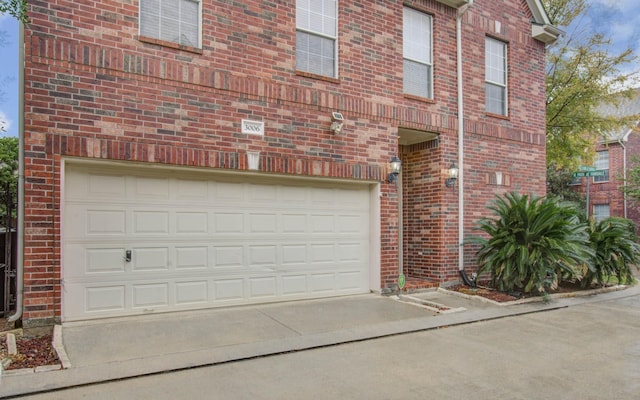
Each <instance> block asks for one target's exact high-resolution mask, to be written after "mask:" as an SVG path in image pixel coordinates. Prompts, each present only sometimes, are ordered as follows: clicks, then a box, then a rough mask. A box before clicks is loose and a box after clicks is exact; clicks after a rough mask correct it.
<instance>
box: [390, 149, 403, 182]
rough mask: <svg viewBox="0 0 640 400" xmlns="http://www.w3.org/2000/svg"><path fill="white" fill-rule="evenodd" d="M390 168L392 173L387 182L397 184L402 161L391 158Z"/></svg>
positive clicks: (394, 157)
mask: <svg viewBox="0 0 640 400" xmlns="http://www.w3.org/2000/svg"><path fill="white" fill-rule="evenodd" d="M389 167H390V169H391V172H390V173H389V177H388V178H387V182H389V183H395V182H397V180H398V174H399V173H400V168H401V167H402V161H400V159H399V158H398V157H397V156H393V157H392V158H391V162H390V163H389Z"/></svg>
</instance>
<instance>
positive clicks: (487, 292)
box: [447, 282, 599, 303]
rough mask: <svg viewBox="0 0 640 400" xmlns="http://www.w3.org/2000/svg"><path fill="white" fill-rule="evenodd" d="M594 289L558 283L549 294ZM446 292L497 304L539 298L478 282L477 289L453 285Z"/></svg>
mask: <svg viewBox="0 0 640 400" xmlns="http://www.w3.org/2000/svg"><path fill="white" fill-rule="evenodd" d="M598 287H599V286H598ZM595 288H596V287H588V288H583V287H581V286H580V283H579V282H576V283H574V282H562V283H560V285H558V288H557V289H556V290H555V291H553V292H551V293H549V294H554V293H571V292H581V291H585V290H592V289H595ZM447 290H451V291H454V292H459V293H463V294H466V295H470V296H481V297H484V298H486V299H489V300H493V301H495V302H498V303H505V302H509V301H515V300H520V299H525V298H529V297H539V296H540V295H537V294H531V293H504V292H500V291H498V290H496V289H492V288H491V287H490V283H489V282H479V285H478V287H477V288H471V287H469V286H467V285H464V284H460V285H454V286H450V287H447Z"/></svg>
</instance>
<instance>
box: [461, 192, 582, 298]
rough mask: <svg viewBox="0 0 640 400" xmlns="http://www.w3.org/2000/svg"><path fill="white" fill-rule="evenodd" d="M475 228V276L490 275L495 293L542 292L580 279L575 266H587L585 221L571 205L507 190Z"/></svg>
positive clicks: (494, 202) (473, 240)
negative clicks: (481, 234)
mask: <svg viewBox="0 0 640 400" xmlns="http://www.w3.org/2000/svg"><path fill="white" fill-rule="evenodd" d="M489 209H490V210H492V211H493V213H494V215H495V218H493V219H491V218H483V219H481V220H480V221H479V229H480V230H482V231H483V232H484V233H486V237H476V238H473V239H472V240H471V242H473V243H476V244H479V245H480V249H479V250H478V252H477V257H478V274H479V275H480V274H483V273H487V272H488V273H490V274H491V282H492V285H493V286H494V287H495V288H497V289H498V290H500V291H515V290H520V291H524V292H525V293H529V292H533V293H540V294H545V293H548V291H549V290H552V289H555V288H556V287H557V284H558V282H559V281H560V280H562V279H563V278H564V279H572V278H579V271H578V269H577V266H578V265H585V266H589V265H590V263H591V256H592V252H591V249H590V248H589V247H588V246H587V245H586V243H587V240H588V233H587V228H586V224H584V223H581V222H580V220H579V218H578V214H579V211H578V210H577V209H576V208H575V206H573V205H572V204H570V203H564V202H560V201H559V200H556V199H550V198H544V199H543V198H538V197H535V196H533V197H531V198H530V197H529V196H527V195H520V194H517V193H509V194H506V195H505V196H504V198H501V197H496V199H495V200H494V201H493V203H492V205H491V206H489Z"/></svg>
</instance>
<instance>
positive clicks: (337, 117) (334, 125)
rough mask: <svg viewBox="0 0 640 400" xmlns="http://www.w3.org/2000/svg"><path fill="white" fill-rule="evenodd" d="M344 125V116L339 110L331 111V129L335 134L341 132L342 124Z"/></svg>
mask: <svg viewBox="0 0 640 400" xmlns="http://www.w3.org/2000/svg"><path fill="white" fill-rule="evenodd" d="M343 125H344V116H343V115H342V113H339V112H332V113H331V128H330V129H331V130H332V131H333V133H334V134H335V135H339V134H340V132H342V126H343Z"/></svg>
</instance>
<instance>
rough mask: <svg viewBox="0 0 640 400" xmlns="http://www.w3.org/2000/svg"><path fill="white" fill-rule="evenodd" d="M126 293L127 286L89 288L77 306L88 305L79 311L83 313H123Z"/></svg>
mask: <svg viewBox="0 0 640 400" xmlns="http://www.w3.org/2000/svg"><path fill="white" fill-rule="evenodd" d="M80 293H82V292H81V291H80ZM125 293H126V286H125V285H114V286H102V287H87V288H85V290H84V295H85V296H84V298H83V299H78V301H77V303H75V304H77V305H78V306H82V305H86V307H85V308H84V309H83V310H78V311H79V312H82V313H98V312H100V313H104V312H107V311H109V312H122V311H124V310H125ZM71 300H72V299H71Z"/></svg>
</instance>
